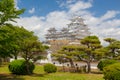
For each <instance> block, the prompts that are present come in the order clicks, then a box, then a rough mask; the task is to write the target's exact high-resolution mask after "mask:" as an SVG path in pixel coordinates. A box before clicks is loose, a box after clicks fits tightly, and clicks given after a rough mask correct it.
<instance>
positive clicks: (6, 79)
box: [0, 66, 104, 80]
mask: <svg viewBox="0 0 120 80" xmlns="http://www.w3.org/2000/svg"><path fill="white" fill-rule="evenodd" d="M0 80H104V79H103V75H102V74H80V73H68V72H65V73H63V72H57V73H52V74H46V73H45V72H44V71H43V67H42V66H36V68H35V70H34V74H32V75H19V76H18V75H12V74H10V72H9V70H8V68H7V66H2V67H0Z"/></svg>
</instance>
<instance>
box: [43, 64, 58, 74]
mask: <svg viewBox="0 0 120 80" xmlns="http://www.w3.org/2000/svg"><path fill="white" fill-rule="evenodd" d="M44 71H45V72H47V73H54V72H56V71H57V67H56V66H55V65H54V64H50V63H47V64H45V65H44Z"/></svg>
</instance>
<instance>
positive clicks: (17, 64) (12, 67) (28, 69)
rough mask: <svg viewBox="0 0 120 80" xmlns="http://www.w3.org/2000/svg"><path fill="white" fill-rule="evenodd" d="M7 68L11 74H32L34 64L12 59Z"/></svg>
mask: <svg viewBox="0 0 120 80" xmlns="http://www.w3.org/2000/svg"><path fill="white" fill-rule="evenodd" d="M27 64H28V66H27ZM8 68H9V71H10V72H12V73H13V74H19V75H25V74H32V73H33V70H34V68H35V66H34V64H33V63H32V62H29V63H26V61H25V60H14V61H12V62H11V63H10V64H9V66H8Z"/></svg>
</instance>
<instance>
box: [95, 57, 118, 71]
mask: <svg viewBox="0 0 120 80" xmlns="http://www.w3.org/2000/svg"><path fill="white" fill-rule="evenodd" d="M117 62H118V61H116V60H108V59H104V60H101V61H100V62H99V63H98V65H97V67H98V69H100V70H101V71H103V68H104V67H106V66H108V65H111V64H114V63H117Z"/></svg>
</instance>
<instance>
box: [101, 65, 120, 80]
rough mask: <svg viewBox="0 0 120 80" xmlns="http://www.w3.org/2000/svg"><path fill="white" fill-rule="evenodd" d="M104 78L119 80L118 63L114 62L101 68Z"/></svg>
mask: <svg viewBox="0 0 120 80" xmlns="http://www.w3.org/2000/svg"><path fill="white" fill-rule="evenodd" d="M103 73H104V79H105V80H120V63H115V64H112V65H109V66H106V67H104V68H103Z"/></svg>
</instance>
